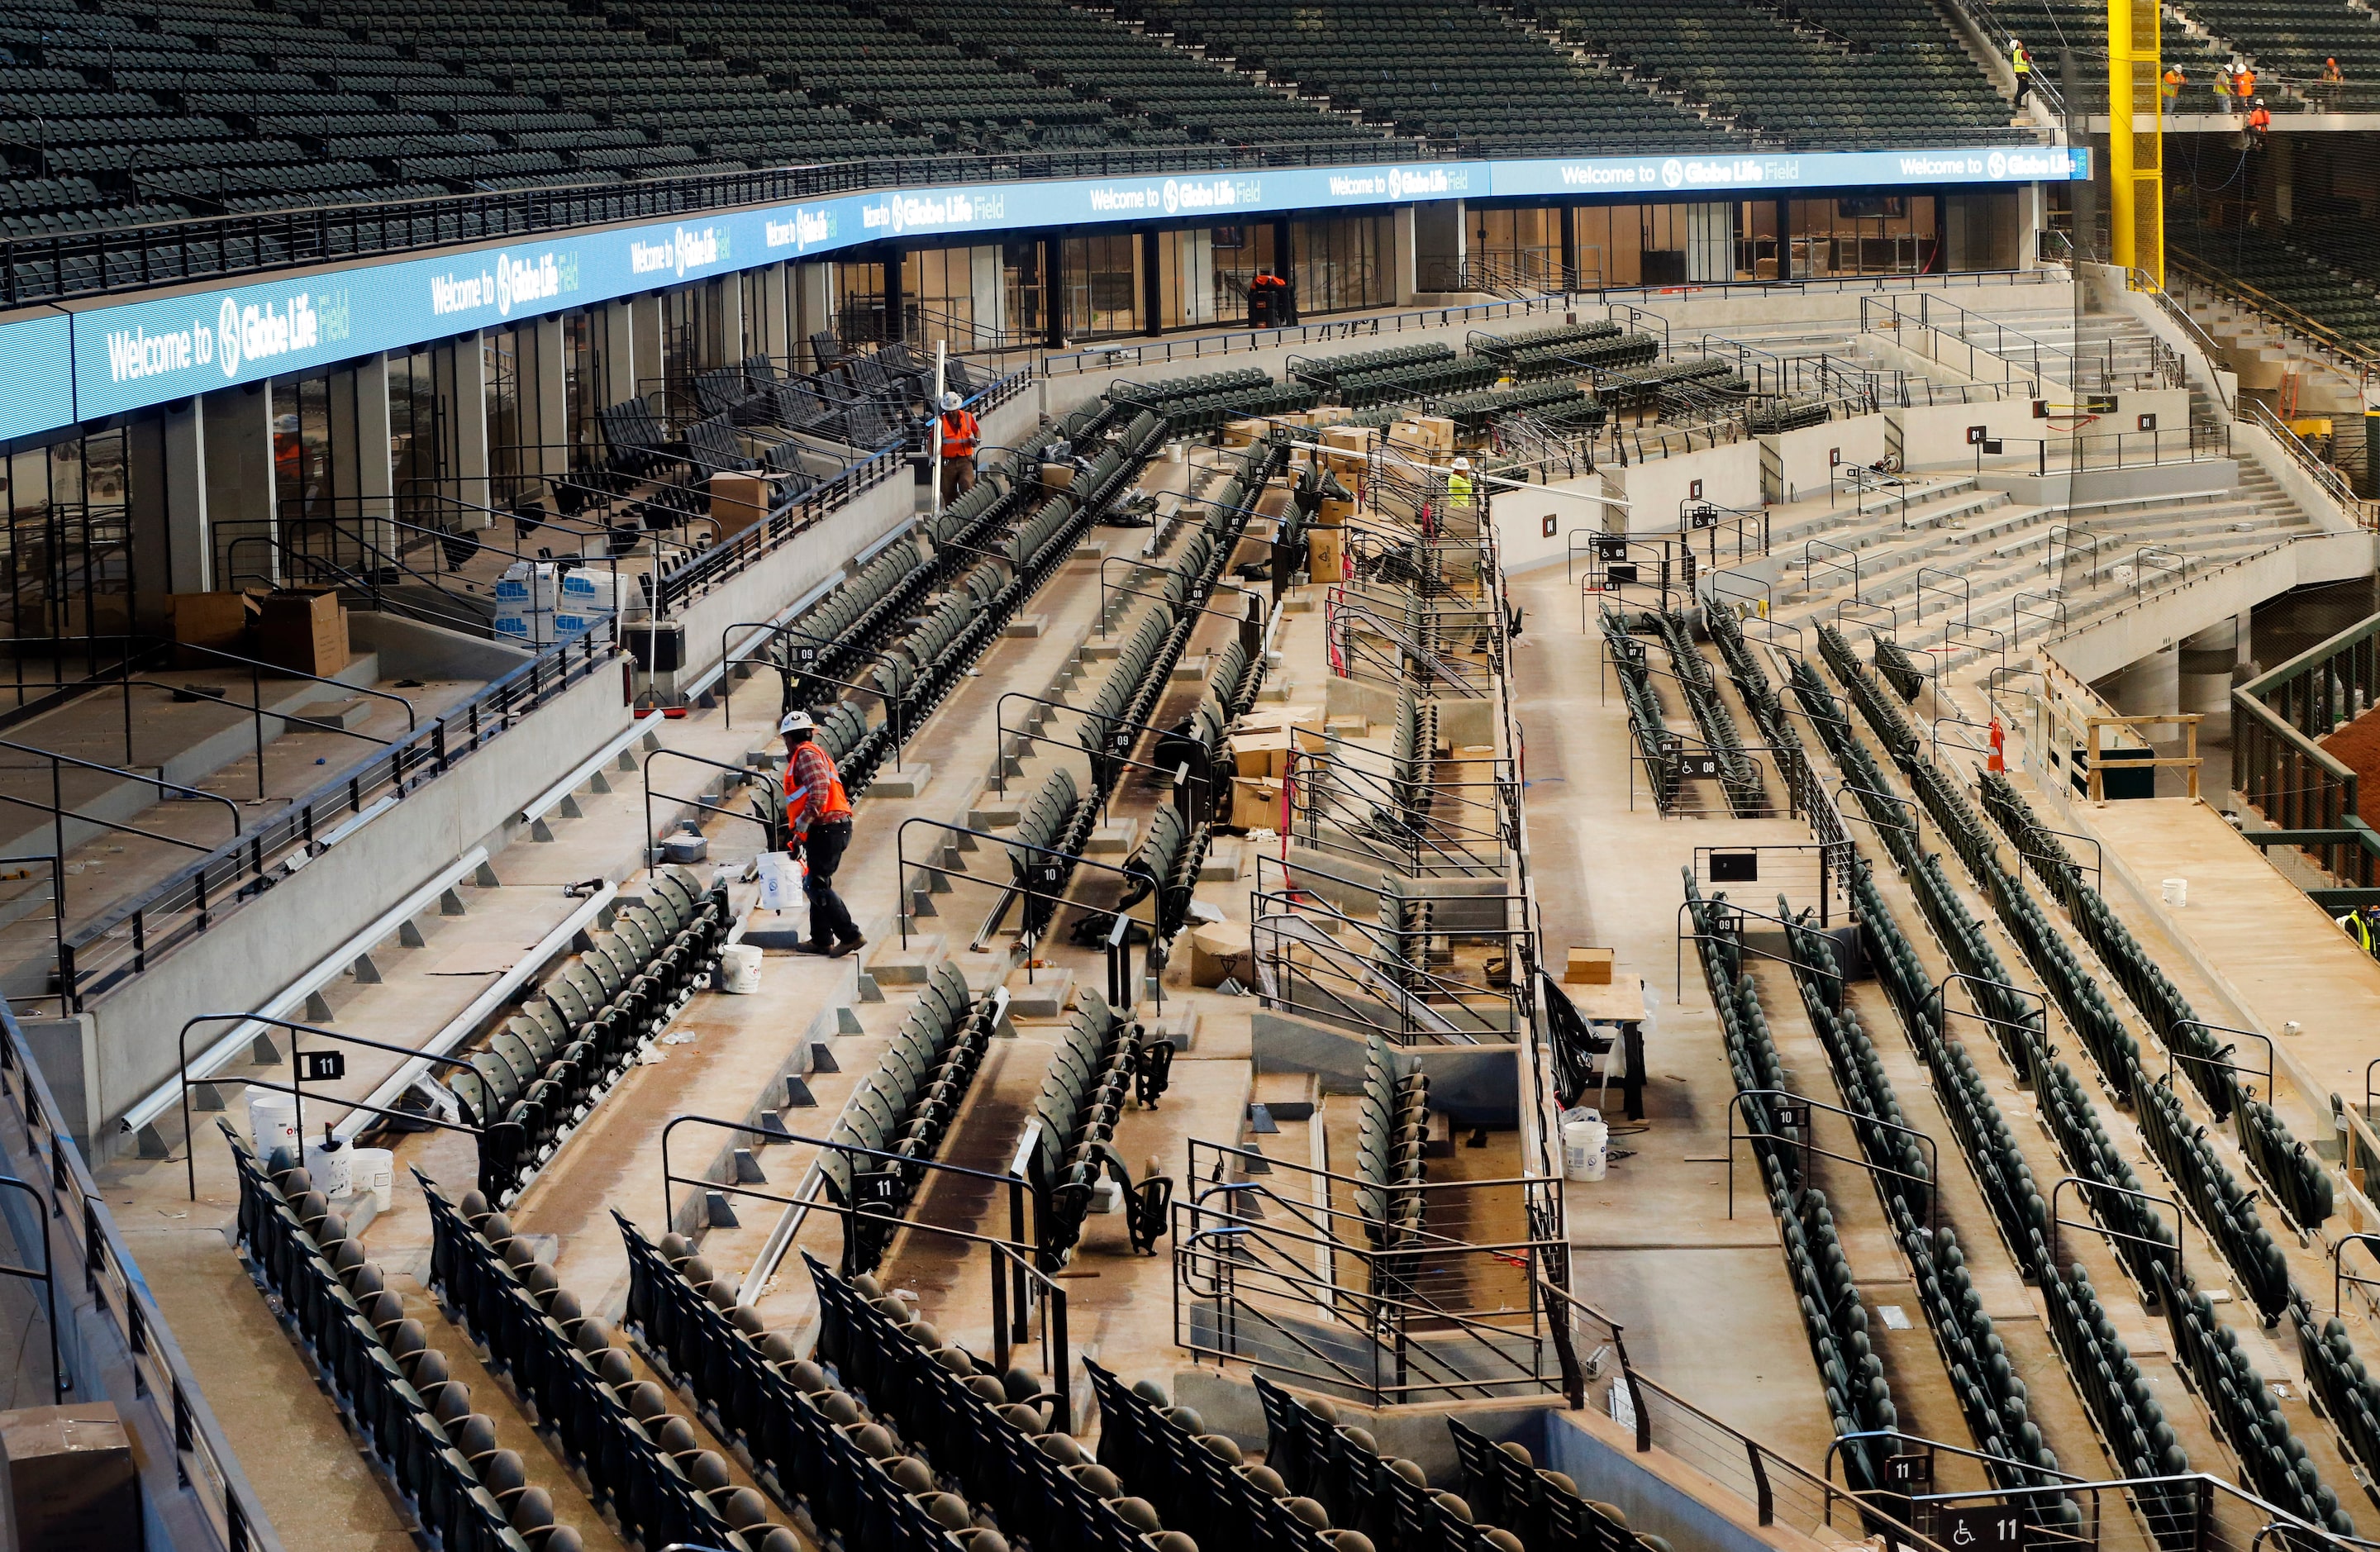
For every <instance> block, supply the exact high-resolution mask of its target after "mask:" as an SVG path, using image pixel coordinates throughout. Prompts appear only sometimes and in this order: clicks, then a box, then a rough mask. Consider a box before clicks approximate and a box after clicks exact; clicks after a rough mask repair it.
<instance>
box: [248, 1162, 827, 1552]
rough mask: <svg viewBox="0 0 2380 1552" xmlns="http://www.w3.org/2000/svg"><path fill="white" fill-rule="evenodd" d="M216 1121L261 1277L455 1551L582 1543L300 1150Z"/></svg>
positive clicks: (563, 1549)
mask: <svg viewBox="0 0 2380 1552" xmlns="http://www.w3.org/2000/svg"><path fill="white" fill-rule="evenodd" d="M217 1124H219V1125H222V1126H223V1131H224V1136H225V1140H226V1141H227V1142H228V1143H229V1144H230V1146H231V1154H232V1163H233V1166H234V1169H235V1170H236V1172H237V1175H238V1177H239V1219H238V1223H239V1245H240V1249H241V1252H242V1254H243V1255H245V1257H246V1259H247V1261H248V1266H249V1273H250V1275H251V1276H253V1277H254V1278H255V1279H256V1281H257V1283H258V1284H259V1286H260V1287H261V1288H262V1290H263V1291H265V1292H267V1293H270V1294H271V1295H273V1297H274V1298H275V1299H277V1300H279V1301H280V1316H281V1320H282V1323H283V1324H284V1325H285V1326H286V1327H287V1328H289V1329H290V1330H291V1332H292V1333H293V1334H294V1335H295V1336H296V1337H297V1340H298V1342H299V1343H300V1344H301V1345H302V1346H303V1347H304V1348H305V1350H306V1352H307V1353H308V1354H309V1355H310V1357H311V1358H312V1360H313V1364H314V1367H315V1370H316V1372H317V1373H318V1374H319V1375H320V1376H321V1378H322V1385H323V1388H325V1389H326V1390H328V1391H329V1392H330V1394H331V1397H332V1399H333V1400H335V1401H336V1402H337V1403H338V1405H339V1408H340V1410H341V1411H343V1412H345V1413H346V1414H347V1416H348V1418H349V1420H350V1421H351V1422H352V1423H353V1424H354V1426H355V1432H356V1437H358V1439H359V1440H360V1441H362V1443H363V1446H364V1449H365V1450H366V1451H367V1453H368V1454H369V1455H370V1457H371V1458H372V1460H373V1461H375V1462H376V1463H377V1464H378V1465H379V1466H380V1468H381V1469H382V1471H383V1473H386V1475H387V1476H388V1478H389V1480H390V1481H391V1482H392V1483H394V1484H395V1487H396V1490H397V1493H398V1495H399V1496H400V1497H402V1498H403V1499H404V1500H405V1503H406V1506H407V1508H408V1509H409V1510H411V1511H412V1512H413V1515H414V1517H415V1518H416V1519H417V1520H419V1522H420V1524H421V1527H422V1529H423V1530H424V1531H425V1532H426V1533H427V1534H430V1535H431V1537H433V1538H434V1539H435V1540H436V1542H437V1544H438V1545H439V1546H442V1547H445V1548H449V1549H451V1552H579V1547H580V1546H582V1543H581V1541H580V1539H579V1536H578V1533H577V1532H576V1531H574V1530H572V1529H570V1528H569V1527H568V1526H566V1525H560V1524H557V1523H555V1522H554V1515H553V1499H552V1497H550V1496H549V1495H548V1494H547V1493H546V1491H545V1489H544V1488H542V1487H539V1486H535V1485H531V1484H530V1483H529V1482H528V1477H527V1474H526V1473H525V1471H524V1469H523V1466H522V1461H521V1458H520V1457H519V1456H518V1455H517V1454H516V1453H514V1452H513V1451H512V1450H510V1449H503V1448H501V1447H500V1446H499V1445H498V1444H497V1442H496V1425H495V1423H494V1420H493V1419H492V1418H490V1417H488V1416H487V1415H486V1414H485V1413H477V1412H473V1411H472V1410H471V1388H470V1387H469V1386H468V1385H467V1384H465V1383H464V1382H463V1381H461V1380H459V1379H455V1378H454V1377H453V1375H452V1372H451V1370H450V1369H449V1366H448V1364H447V1363H446V1360H445V1357H444V1356H443V1354H441V1353H440V1352H437V1351H436V1350H434V1349H433V1348H431V1346H430V1343H429V1340H428V1337H427V1335H426V1334H425V1333H424V1331H423V1330H422V1328H421V1325H420V1323H419V1321H416V1320H413V1319H411V1318H409V1317H407V1315H406V1313H405V1302H404V1300H403V1299H402V1298H401V1297H400V1296H399V1295H398V1294H397V1293H396V1292H395V1291H393V1290H391V1289H390V1287H389V1286H388V1279H387V1277H386V1276H385V1274H383V1271H382V1269H381V1267H380V1266H379V1265H378V1264H377V1263H376V1262H373V1261H370V1260H369V1259H367V1258H366V1257H365V1255H364V1251H363V1245H362V1243H361V1242H360V1241H358V1240H356V1239H354V1238H352V1237H351V1236H350V1235H349V1233H348V1231H347V1225H346V1219H343V1218H341V1217H340V1216H339V1215H338V1214H337V1213H334V1212H333V1211H332V1210H331V1208H330V1205H329V1203H328V1202H326V1201H325V1200H324V1199H323V1197H322V1193H320V1192H318V1191H316V1190H315V1189H314V1184H313V1180H312V1178H311V1177H310V1175H308V1173H307V1172H306V1170H304V1169H303V1168H302V1167H300V1166H299V1164H298V1163H297V1159H296V1158H295V1157H294V1156H293V1154H292V1151H291V1150H289V1149H286V1148H284V1149H282V1150H280V1151H279V1152H277V1153H276V1154H275V1155H274V1156H273V1158H271V1159H269V1160H266V1159H260V1158H257V1157H256V1155H255V1154H254V1153H253V1152H252V1151H250V1149H249V1146H248V1144H247V1143H246V1142H245V1141H244V1140H243V1139H242V1138H241V1137H240V1135H239V1134H238V1133H237V1132H236V1131H235V1130H233V1128H232V1127H231V1126H229V1125H228V1124H226V1123H224V1122H218V1123H217ZM747 1552H748V1549H747ZM770 1552H784V1549H783V1548H782V1547H779V1548H771V1549H770Z"/></svg>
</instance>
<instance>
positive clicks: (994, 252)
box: [967, 243, 1008, 345]
mask: <svg viewBox="0 0 2380 1552" xmlns="http://www.w3.org/2000/svg"><path fill="white" fill-rule="evenodd" d="M967 289H968V291H969V292H971V293H972V294H973V296H974V298H975V333H976V343H977V345H986V344H990V343H992V342H994V341H998V340H1004V339H1005V338H1006V337H1007V335H1008V272H1007V270H1006V268H1005V267H1003V266H1002V263H1001V261H1000V246H999V245H998V244H997V243H984V244H982V245H980V246H978V247H976V248H973V249H968V250H967Z"/></svg>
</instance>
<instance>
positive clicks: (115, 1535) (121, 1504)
mask: <svg viewBox="0 0 2380 1552" xmlns="http://www.w3.org/2000/svg"><path fill="white" fill-rule="evenodd" d="M0 1471H5V1473H6V1487H5V1491H0V1531H5V1532H6V1534H5V1535H0V1545H5V1546H10V1547H16V1548H22V1549H24V1552H32V1549H33V1548H37V1547H38V1548H40V1549H41V1552H140V1546H141V1528H140V1470H139V1468H138V1466H137V1465H136V1464H135V1462H134V1461H133V1459H132V1443H131V1440H130V1439H129V1438H128V1437H127V1436H126V1434H125V1430H124V1423H123V1420H122V1419H121V1418H119V1417H118V1416H117V1415H116V1413H115V1407H114V1406H112V1405H110V1404H109V1403H107V1402H105V1401H84V1402H81V1403H79V1404H78V1405H75V1406H47V1407H26V1408H24V1409H23V1410H22V1411H18V1412H0Z"/></svg>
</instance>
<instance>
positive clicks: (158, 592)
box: [124, 399, 210, 635]
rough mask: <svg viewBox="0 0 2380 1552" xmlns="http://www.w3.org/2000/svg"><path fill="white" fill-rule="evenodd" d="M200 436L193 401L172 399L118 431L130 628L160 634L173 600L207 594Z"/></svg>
mask: <svg viewBox="0 0 2380 1552" xmlns="http://www.w3.org/2000/svg"><path fill="white" fill-rule="evenodd" d="M205 437H206V432H205V422H204V418H203V417H202V415H201V414H200V409H199V401H198V400H196V399H177V400H176V401H175V402H174V403H172V404H165V405H159V406H156V407H155V408H154V409H152V410H150V411H149V412H147V413H146V414H143V415H138V416H135V417H133V418H132V419H131V420H129V421H128V423H127V424H126V426H125V428H124V465H125V467H124V502H125V519H126V523H127V526H128V528H129V530H130V533H129V537H130V540H131V548H132V564H131V567H130V571H129V575H128V586H129V587H130V588H131V616H132V629H133V630H135V631H137V632H141V633H145V634H149V635H163V634H164V633H165V632H166V631H168V630H169V629H170V628H171V627H172V624H173V611H172V607H171V606H170V605H169V604H168V603H167V601H166V599H167V596H168V595H169V594H173V593H177V592H178V593H188V592H201V591H204V590H205V586H206V585H205V582H204V580H203V578H204V577H205V576H206V575H207V573H208V570H209V569H210V568H209V566H208V564H207V552H206V526H207V507H206V501H207V487H206V468H205V465H204V459H205V455H206V440H205Z"/></svg>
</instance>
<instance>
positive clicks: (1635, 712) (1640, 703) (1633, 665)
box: [1603, 608, 1683, 811]
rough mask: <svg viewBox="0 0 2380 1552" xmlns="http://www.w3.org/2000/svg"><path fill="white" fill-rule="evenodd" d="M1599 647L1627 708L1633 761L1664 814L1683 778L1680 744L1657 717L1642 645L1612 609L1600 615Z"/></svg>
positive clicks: (1657, 704)
mask: <svg viewBox="0 0 2380 1552" xmlns="http://www.w3.org/2000/svg"><path fill="white" fill-rule="evenodd" d="M1603 648H1604V652H1605V655H1606V657H1607V659H1608V661H1609V662H1610V664H1611V668H1612V672H1613V673H1615V674H1616V675H1617V676H1618V678H1619V680H1620V699H1621V704H1623V705H1624V706H1626V707H1627V708H1628V721H1629V723H1630V724H1631V725H1632V726H1633V728H1634V729H1635V731H1636V758H1638V759H1641V760H1643V761H1644V762H1645V773H1646V775H1647V777H1648V778H1649V779H1650V781H1651V782H1652V784H1653V798H1654V801H1655V802H1656V803H1658V805H1659V806H1661V808H1662V809H1663V810H1665V811H1666V810H1667V809H1668V808H1669V807H1670V806H1671V805H1672V804H1674V803H1675V802H1676V801H1677V799H1678V789H1679V786H1680V783H1681V782H1682V779H1683V776H1682V766H1681V765H1680V763H1679V750H1680V746H1681V744H1682V740H1681V739H1680V738H1679V737H1678V735H1677V734H1674V733H1672V732H1670V724H1669V722H1668V721H1666V720H1664V719H1663V717H1662V715H1661V696H1660V692H1659V691H1658V690H1657V689H1655V688H1654V687H1653V669H1652V664H1651V663H1650V662H1649V661H1647V656H1648V655H1647V654H1646V652H1645V644H1644V643H1643V642H1641V641H1639V640H1637V639H1636V638H1635V637H1634V636H1633V635H1632V634H1631V633H1630V631H1629V628H1628V618H1627V616H1626V615H1624V614H1622V613H1621V612H1620V611H1618V610H1616V609H1609V608H1607V609H1605V610H1604V612H1603Z"/></svg>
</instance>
